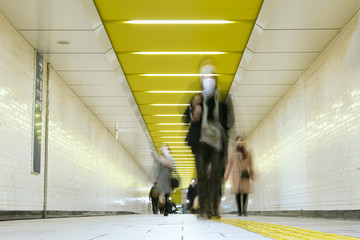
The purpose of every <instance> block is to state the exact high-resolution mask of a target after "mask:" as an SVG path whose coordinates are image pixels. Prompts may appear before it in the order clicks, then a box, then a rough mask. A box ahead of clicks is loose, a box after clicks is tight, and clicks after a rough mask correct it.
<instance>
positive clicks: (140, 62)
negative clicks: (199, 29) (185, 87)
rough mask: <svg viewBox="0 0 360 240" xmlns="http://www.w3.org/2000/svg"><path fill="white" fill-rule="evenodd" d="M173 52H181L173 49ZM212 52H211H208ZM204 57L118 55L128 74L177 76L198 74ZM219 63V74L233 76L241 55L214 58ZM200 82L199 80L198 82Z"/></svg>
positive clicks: (221, 55) (225, 55) (217, 67)
mask: <svg viewBox="0 0 360 240" xmlns="http://www.w3.org/2000/svg"><path fill="white" fill-rule="evenodd" d="M172 51H175V52H177V51H181V50H178V49H177V48H176V47H173V50H172ZM208 51H210V50H208ZM203 58H204V56H202V55H199V54H197V55H138V54H118V59H119V61H120V64H121V66H122V69H123V70H124V72H125V73H126V74H141V73H145V74H146V73H152V74H159V73H168V74H172V73H177V74H190V73H193V74H196V73H198V71H199V70H198V68H199V63H200V61H201V59H203ZM212 58H213V60H214V61H215V62H216V63H217V65H216V71H217V73H218V74H233V73H234V72H235V71H236V69H237V67H238V66H239V62H240V58H241V54H232V53H227V54H220V55H214V56H212ZM176 80H179V79H176ZM197 81H198V80H197Z"/></svg>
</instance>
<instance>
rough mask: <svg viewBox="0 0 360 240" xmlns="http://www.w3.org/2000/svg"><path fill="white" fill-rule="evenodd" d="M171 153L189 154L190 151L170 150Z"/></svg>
mask: <svg viewBox="0 0 360 240" xmlns="http://www.w3.org/2000/svg"><path fill="white" fill-rule="evenodd" d="M171 152H172V153H174V152H176V153H191V150H171Z"/></svg>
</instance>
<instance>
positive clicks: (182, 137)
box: [160, 136, 185, 139]
mask: <svg viewBox="0 0 360 240" xmlns="http://www.w3.org/2000/svg"><path fill="white" fill-rule="evenodd" d="M160 138H181V139H185V136H180V137H179V136H176V137H175V136H163V137H160Z"/></svg>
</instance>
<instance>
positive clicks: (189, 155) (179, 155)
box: [172, 154, 194, 157]
mask: <svg viewBox="0 0 360 240" xmlns="http://www.w3.org/2000/svg"><path fill="white" fill-rule="evenodd" d="M172 156H173V157H192V156H194V155H192V154H173V155H172Z"/></svg>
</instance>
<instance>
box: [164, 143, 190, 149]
mask: <svg viewBox="0 0 360 240" xmlns="http://www.w3.org/2000/svg"><path fill="white" fill-rule="evenodd" d="M164 143H166V144H168V143H183V144H184V143H186V142H164ZM170 148H171V147H170Z"/></svg>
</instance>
